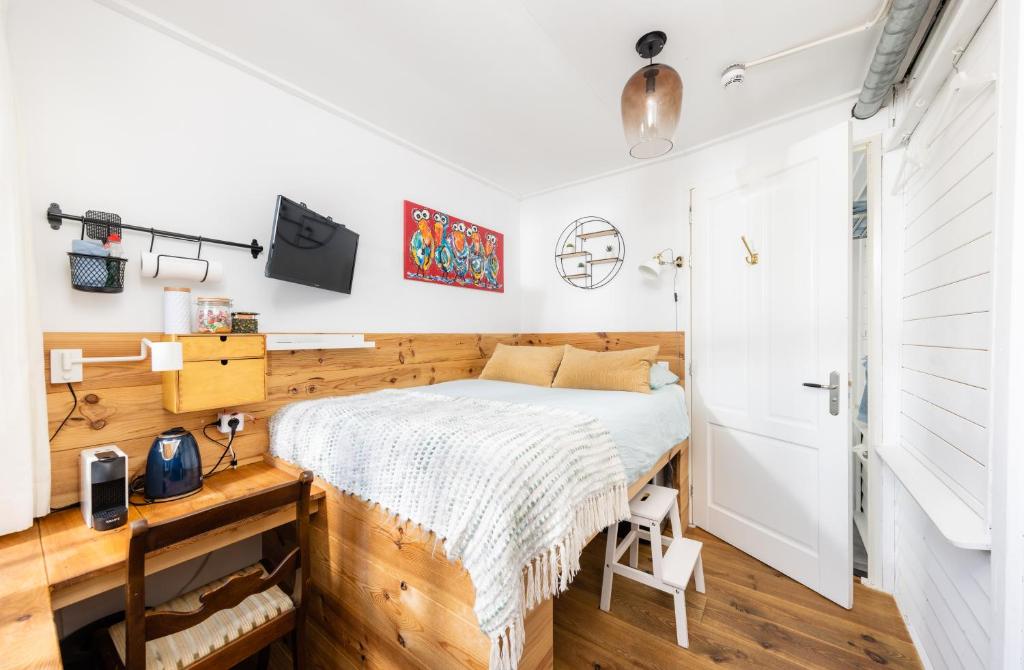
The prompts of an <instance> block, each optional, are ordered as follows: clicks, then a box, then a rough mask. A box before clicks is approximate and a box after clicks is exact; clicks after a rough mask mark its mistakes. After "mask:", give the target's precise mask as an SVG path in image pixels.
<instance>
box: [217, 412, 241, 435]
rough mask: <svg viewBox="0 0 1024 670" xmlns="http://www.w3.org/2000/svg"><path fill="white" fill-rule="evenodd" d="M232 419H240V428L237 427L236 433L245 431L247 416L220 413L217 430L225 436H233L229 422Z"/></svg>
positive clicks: (236, 413)
mask: <svg viewBox="0 0 1024 670" xmlns="http://www.w3.org/2000/svg"><path fill="white" fill-rule="evenodd" d="M231 419H238V426H237V427H235V432H236V433H241V432H242V430H244V429H245V414H244V413H242V412H218V413H217V430H219V431H220V432H222V433H224V434H225V435H230V434H231V426H230V425H229V422H230V421H231Z"/></svg>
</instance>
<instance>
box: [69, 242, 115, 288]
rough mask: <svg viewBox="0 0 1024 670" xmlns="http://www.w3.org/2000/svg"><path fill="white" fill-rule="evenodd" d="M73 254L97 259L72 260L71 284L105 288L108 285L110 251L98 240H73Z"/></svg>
mask: <svg viewBox="0 0 1024 670" xmlns="http://www.w3.org/2000/svg"><path fill="white" fill-rule="evenodd" d="M71 253H75V254H83V255H86V256H97V258H72V259H71V260H72V263H71V282H72V283H73V284H74V285H75V286H89V287H96V288H99V287H103V286H106V285H107V261H106V260H105V259H104V257H106V256H109V255H110V250H109V249H104V248H103V244H102V243H100V242H99V241H98V240H71Z"/></svg>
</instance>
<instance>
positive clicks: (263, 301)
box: [9, 0, 519, 332]
mask: <svg viewBox="0 0 1024 670" xmlns="http://www.w3.org/2000/svg"><path fill="white" fill-rule="evenodd" d="M9 33H10V48H11V58H12V63H13V69H14V72H15V78H16V86H17V93H18V97H19V104H20V111H21V113H22V117H23V118H24V121H25V128H24V130H25V139H26V145H27V153H28V156H29V166H28V168H29V169H28V182H29V198H30V199H29V203H28V208H27V209H28V211H29V213H30V218H29V219H28V220H27V221H26V222H25V225H27V226H31V227H32V229H33V231H34V233H35V241H36V265H37V272H38V277H39V294H40V300H41V305H42V326H43V329H44V330H47V331H56V330H82V331H110V330H160V329H161V306H160V302H161V296H162V286H163V285H165V284H167V285H179V284H180V283H181V282H180V281H177V282H176V281H166V282H164V281H158V280H157V281H155V280H142V279H140V277H139V274H138V271H137V270H136V269H135V268H136V267H137V261H136V262H131V263H129V265H128V267H129V274H128V277H127V280H126V287H125V291H124V293H122V294H119V295H102V294H88V293H83V292H80V291H74V290H72V289H71V288H70V285H69V271H68V262H67V258H66V257H65V255H64V252H66V251H70V245H71V240H72V238H73V237H74V236H77V235H78V233H79V227H78V226H74V225H69V224H66V225H67V227H66V228H63V229H62V230H60V231H59V232H54V231H51V230H50V229H49V227H48V226H47V225H46V219H45V216H44V214H45V211H46V207H47V205H48V204H49V203H50V202H51V201H56V202H59V203H60V205H61V207H62V208H63V209H64V211H65V212H68V213H73V214H81V213H82V212H84V211H85V210H88V209H98V210H104V211H112V212H116V213H118V214H120V215H121V217H122V219H123V220H124V221H125V222H126V223H134V224H139V225H145V226H153V227H157V228H165V229H171V230H180V231H182V232H187V233H192V234H204V235H209V236H213V237H220V238H222V239H229V240H238V241H243V242H248V241H249V240H250V239H252V238H254V237H255V238H257V239H259V241H260V242H261V243H263V244H264V245H266V244H267V242H268V237H269V234H270V228H271V221H272V218H273V209H274V202H275V197H276V196H277V195H278V194H279V193H280V194H284V195H287V196H289V197H291V198H293V199H295V200H302V201H304V202H306V203H308V204H309V206H310V207H311V208H312V209H314V210H316V211H318V212H320V213H323V214H325V215H330V216H333V217H334V219H335V220H336V221H340V222H342V223H344V224H346V225H347V226H349V227H350V228H352V229H353V230H355V231H356V232H358V233H359V234H360V244H359V255H358V260H357V264H356V275H355V279H354V287H353V293H352V295H351V296H346V295H342V294H338V293H332V292H329V291H323V290H319V289H313V288H308V287H304V286H299V285H295V284H289V283H285V282H281V281H277V280H272V279H267V278H265V277H264V276H263V270H264V263H265V255H264V257H261V258H260V259H259V260H255V261H254V260H253V259H252V258H251V257H250V256H249V254H248V252H246V251H244V250H237V249H229V248H225V247H215V246H204V256H205V257H208V258H210V259H216V260H219V261H222V262H223V263H224V265H225V272H226V278H225V280H224V281H223V282H221V283H220V284H219V285H213V286H200V285H192V289H193V295H227V296H231V297H232V298H234V300H235V303H234V306H235V308H236V309H240V310H253V311H258V312H260V313H261V327H262V328H263V329H264V330H268V331H278V332H281V331H290V330H297V331H302V330H305V331H355V332H359V331H382V330H383V331H388V330H393V331H403V332H422V331H433V332H437V331H442V332H444V331H471V332H472V331H513V330H516V329H517V327H518V325H519V314H518V307H519V283H518V280H517V277H518V272H517V271H515V269H512V270H511V271H508V270H507V271H506V282H507V286H506V290H505V293H504V294H493V293H487V292H483V291H475V290H468V289H457V288H451V287H443V286H434V285H428V284H422V283H418V282H409V281H405V280H403V279H402V269H401V263H402V259H403V256H404V253H403V240H402V232H401V231H402V201H403V200H404V199H409V200H413V201H416V202H419V203H421V204H424V205H427V206H431V207H436V208H438V209H442V210H445V211H448V212H450V213H452V214H454V215H456V216H459V217H463V218H466V219H468V220H470V221H472V222H474V223H478V224H480V225H482V226H486V227H489V228H493V229H496V230H499V231H501V232H502V233H504V234H505V243H506V250H505V264H506V268H515V267H516V265H517V263H518V253H517V251H518V234H517V228H518V203H517V201H516V200H515V199H514V198H512V197H511V196H509V195H507V194H504V193H502V192H499V191H497V190H495V189H493V188H490V187H487V186H485V185H482V184H480V183H478V182H476V181H474V180H472V179H471V178H468V177H466V176H463V175H460V174H458V173H456V172H454V171H452V170H450V169H448V168H445V167H442V166H440V165H439V164H437V163H435V162H432V161H431V160H429V159H427V158H425V157H423V156H421V155H419V154H417V153H414V152H413V151H411V150H409V149H407V148H405V147H402V146H399V145H397V144H395V143H393V142H391V141H388V140H386V139H383V138H382V137H380V136H378V135H376V134H374V133H372V132H370V131H368V130H365V129H363V128H361V127H358V126H356V125H354V124H352V123H350V122H348V121H346V120H344V119H341V118H339V117H337V116H334V115H332V114H330V113H329V112H327V111H325V110H323V109H320V108H318V107H315V106H313V105H311V104H309V103H308V102H305V101H303V100H300V99H298V98H296V97H294V96H292V95H289V94H287V93H285V92H283V91H281V90H280V89H278V88H275V87H273V86H271V85H270V84H268V83H266V82H264V81H262V80H260V79H257V78H256V77H254V76H251V75H249V74H245V73H243V72H242V71H240V70H238V69H236V68H234V67H232V66H230V65H228V64H226V63H224V62H222V61H220V60H217V59H214V58H212V57H210V56H208V55H206V54H203V53H200V52H199V51H196V50H194V49H192V48H190V47H187V46H185V45H183V44H181V43H179V42H177V41H175V40H174V39H172V38H170V37H168V36H166V35H164V34H163V33H161V32H158V31H156V30H153V29H151V28H148V27H145V26H142V25H140V24H138V23H135V22H133V21H131V20H129V19H127V18H125V17H124V16H122V15H120V14H117V13H115V12H113V11H111V10H109V9H106V8H104V7H103V6H101V5H99V4H97V3H94V2H82V1H80V0H77V1H76V0H13V1H12V3H11V12H10V28H9ZM367 65H368V66H370V65H371V64H370V63H367ZM324 67H325V68H330V67H331V65H330V63H324ZM382 76H386V73H385V74H383V75H382ZM148 244H149V240H148V237H147V236H145V235H143V234H140V233H132V232H129V233H127V234H126V239H125V247H126V249H127V250H128V251H129V252H130V253H129V255H130V256H131V257H132V258H133V260H134V259H136V258H137V255H138V253H139V252H140V251H142V250H144V249H145V248H146V247H147V246H148ZM157 248H158V249H160V250H167V251H170V252H171V253H174V252H176V251H177V252H179V253H188V251H190V250H192V249H194V245H187V244H181V243H177V244H176V243H170V242H168V241H166V240H163V241H162V240H158V241H157Z"/></svg>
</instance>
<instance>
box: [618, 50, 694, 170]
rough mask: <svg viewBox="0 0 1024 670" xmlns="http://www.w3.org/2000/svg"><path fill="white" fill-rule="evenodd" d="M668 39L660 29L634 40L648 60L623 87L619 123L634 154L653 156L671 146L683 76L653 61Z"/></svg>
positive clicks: (667, 149) (679, 106)
mask: <svg viewBox="0 0 1024 670" xmlns="http://www.w3.org/2000/svg"><path fill="white" fill-rule="evenodd" d="M667 40H668V37H666V35H665V33H663V32H662V31H660V30H655V31H654V32H650V33H647V34H646V35H644V36H643V37H641V38H640V39H639V40H637V43H636V52H637V53H638V54H640V57H641V58H645V59H647V60H649V61H651V62H650V63H649V64H647V65H645V66H643V67H642V68H640V69H639V70H637V71H636V72H634V73H633V76H632V77H630V78H629V81H627V82H626V85H625V86H624V87H623V89H622V127H623V130H625V132H626V142H627V143H629V155H630V156H632V157H633V158H655V157H656V156H661V155H663V154H667V153H668V152H669V151H671V150H672V146H673V143H672V140H673V136H674V135H675V132H676V126H677V125H679V111H680V108H681V107H682V104H683V80H682V79H681V78H680V77H679V73H678V72H676V71H675V70H674V69H672V68H671V67H669V66H668V65H665V64H664V63H655V62H654V57H655V56H657V55H658V54H659V53H661V50H662V48H664V46H665V42H666V41H667Z"/></svg>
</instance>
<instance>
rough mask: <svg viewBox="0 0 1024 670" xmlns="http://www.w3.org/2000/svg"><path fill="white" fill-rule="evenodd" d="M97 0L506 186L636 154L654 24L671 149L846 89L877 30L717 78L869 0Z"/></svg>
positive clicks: (867, 9)
mask: <svg viewBox="0 0 1024 670" xmlns="http://www.w3.org/2000/svg"><path fill="white" fill-rule="evenodd" d="M100 1H101V2H103V3H104V4H107V5H108V6H116V8H117V9H119V10H120V11H123V12H125V13H127V14H129V15H132V13H133V12H134V11H135V9H138V10H142V12H146V13H149V14H151V15H153V16H154V17H155V18H156V19H157V20H159V21H160V22H162V23H164V24H165V26H164V27H165V29H167V25H166V24H170V26H171V29H172V31H173V29H175V28H176V29H180V30H182V31H185V32H187V33H191V34H192V35H194V36H196V37H198V38H199V39H201V40H203V41H206V42H208V43H210V44H212V45H214V46H215V47H218V48H220V49H223V50H225V51H227V52H229V53H230V54H232V55H233V56H235V57H237V58H240V59H242V60H244V61H248V62H249V63H251V64H253V65H255V66H257V67H258V68H260V69H262V70H265V71H266V72H269V73H270V74H272V75H274V76H276V77H279V78H281V79H283V80H285V81H287V82H289V83H290V84H291V85H293V86H296V87H298V88H301V89H304V90H305V91H307V92H309V93H311V94H313V95H315V96H318V97H320V98H323V99H325V100H327V101H328V102H329V103H331V104H332V105H334V106H337V107H339V108H341V109H343V110H345V111H346V112H348V113H351V114H352V115H355V116H357V117H360V118H361V119H363V120H365V121H366V122H368V123H370V124H372V125H373V126H376V127H377V128H380V129H382V130H384V131H386V132H387V133H390V134H392V135H394V136H397V137H398V138H400V139H401V140H403V141H404V142H407V143H409V144H411V145H414V146H415V147H417V148H419V149H420V150H422V151H425V152H427V153H430V154H433V155H434V156H437V157H439V158H441V159H443V160H444V161H446V162H448V163H451V164H454V165H455V166H457V167H458V168H460V169H462V170H464V171H466V172H470V173H472V174H474V175H476V176H477V177H479V178H481V179H482V180H484V181H487V182H490V183H491V184H494V185H497V186H498V187H500V188H502V189H504V190H507V191H509V192H511V193H513V194H515V195H518V196H523V195H528V194H531V193H536V192H538V191H542V190H546V189H550V188H553V187H556V186H559V185H562V184H566V183H569V182H572V181H576V180H580V179H584V178H587V177H590V176H594V175H597V174H602V173H605V172H609V171H613V170H617V169H621V168H625V167H629V166H630V165H635V164H637V163H638V161H636V160H635V159H632V158H630V157H629V155H628V152H627V147H626V143H625V140H624V138H623V134H622V127H621V123H620V119H619V95H620V93H621V90H622V85H623V84H624V83H625V82H626V79H627V78H628V77H629V75H630V74H632V72H633V71H634V70H636V69H637V68H639V67H640V66H641V65H642V64H643V62H644V61H642V60H641V59H640V58H639V56H637V55H636V52H635V51H634V50H633V45H634V43H635V41H636V39H637V38H638V37H639V36H640V35H641V34H643V33H645V32H647V31H649V30H653V29H660V30H664V31H665V32H667V33H668V44H667V45H666V47H665V50H664V51H663V52H662V54H661V56H659V57H658V58H657V59H656V60H657V61H660V62H665V63H668V64H669V65H672V66H673V67H675V68H676V69H677V70H678V71H679V73H680V74H681V75H682V77H683V81H684V85H685V94H684V98H683V114H682V120H681V122H680V126H679V130H678V131H677V134H676V149H675V151H677V152H678V151H681V150H684V149H686V148H687V147H692V146H694V145H697V144H702V143H704V142H707V141H710V140H712V139H715V138H718V137H721V136H723V135H727V134H729V133H733V132H736V131H738V130H741V129H743V128H746V127H749V126H751V125H754V124H757V123H761V122H764V121H767V120H770V119H773V118H776V117H779V116H782V115H785V114H788V113H791V112H794V111H796V110H799V109H802V108H805V107H808V106H811V105H814V104H816V103H820V102H822V101H824V100H827V99H830V98H835V97H837V96H841V95H843V94H845V93H848V92H850V91H852V90H855V89H858V88H859V87H860V84H861V82H862V80H863V77H864V73H865V71H866V68H867V64H868V61H869V59H870V56H871V52H872V50H873V49H874V46H875V44H876V43H877V40H878V35H879V31H880V26H876V27H875V28H874V29H873V30H871V31H868V32H863V33H859V34H857V35H853V36H850V37H846V38H843V39H841V40H837V41H835V42H832V43H830V44H827V45H824V46H821V47H819V48H816V49H813V50H810V51H806V52H803V53H801V54H798V55H795V56H791V57H788V58H785V59H782V60H779V61H775V62H772V63H768V64H765V65H761V66H758V67H756V68H754V69H752V70H750V71H749V72H748V73H747V81H746V82H745V83H744V84H743V85H742V87H741V88H740V89H739V90H732V88H730V90H728V91H726V90H723V89H722V87H721V86H720V84H719V77H720V75H721V72H722V70H723V68H724V67H725V66H727V65H729V64H731V63H734V62H742V61H745V60H752V59H755V58H759V57H761V56H765V55H768V54H770V53H773V52H775V51H778V50H781V49H784V48H787V47H790V46H794V45H796V44H799V43H802V42H805V41H809V40H813V39H817V38H820V37H824V36H826V35H829V34H831V33H834V32H838V31H842V30H846V29H848V28H851V27H853V26H856V25H858V24H862V23H864V22H866V21H868V20H869V19H870V18H871V17H872V16H873V15H874V13H875V11H876V9H877V7H878V4H879V1H880V0H847V1H845V2H821V0H775V1H774V2H770V3H769V2H764V1H763V0H761V1H759V0H714V1H713V2H708V1H706V0H601V1H600V2H594V1H593V0H504V1H499V0H444V1H437V2H422V1H419V2H416V1H414V0H375V1H373V2H365V1H363V2H357V1H355V0H289V2H280V1H279V0H175V2H166V0H100ZM150 22H152V19H151V20H150Z"/></svg>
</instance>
